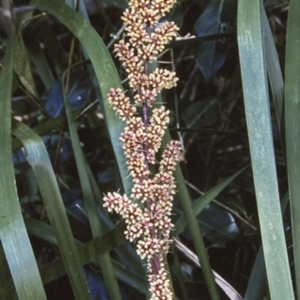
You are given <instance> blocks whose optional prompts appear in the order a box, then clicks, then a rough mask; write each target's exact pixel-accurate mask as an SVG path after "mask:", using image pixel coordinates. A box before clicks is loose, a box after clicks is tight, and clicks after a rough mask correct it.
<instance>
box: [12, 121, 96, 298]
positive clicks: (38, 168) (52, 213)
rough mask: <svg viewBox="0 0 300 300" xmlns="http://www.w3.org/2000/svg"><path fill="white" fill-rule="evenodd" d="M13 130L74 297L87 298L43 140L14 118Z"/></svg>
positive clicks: (85, 286) (84, 282)
mask: <svg viewBox="0 0 300 300" xmlns="http://www.w3.org/2000/svg"><path fill="white" fill-rule="evenodd" d="M13 133H14V134H15V135H16V136H17V138H19V139H20V140H21V141H22V143H23V144H24V147H25V149H26V153H27V158H28V162H29V163H30V165H31V167H32V168H33V171H34V173H35V176H36V178H37V179H38V184H39V188H40V192H41V195H42V197H43V200H44V202H45V205H46V208H47V213H48V216H49V219H50V222H51V224H52V226H53V229H54V232H55V236H56V238H57V240H58V245H59V248H60V251H61V255H62V258H63V260H64V263H65V266H66V269H67V273H68V276H69V280H70V283H71V285H72V288H73V291H74V294H75V297H76V299H80V300H81V299H82V300H83V299H90V296H89V291H88V289H87V285H86V281H85V277H84V273H83V270H82V267H81V263H80V259H79V255H78V252H77V249H76V246H75V244H74V239H73V235H72V231H71V228H70V225H69V222H68V219H67V215H66V211H65V207H64V204H63V200H62V198H61V194H60V191H59V187H58V184H57V181H56V178H55V175H54V172H53V169H52V165H51V161H50V159H49V156H48V153H47V150H46V147H45V145H44V143H43V141H42V139H41V138H40V137H39V136H38V135H37V134H36V133H35V132H34V131H33V130H31V129H30V128H29V127H27V126H26V125H24V124H22V123H20V122H17V121H14V126H13Z"/></svg>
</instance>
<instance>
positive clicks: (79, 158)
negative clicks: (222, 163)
mask: <svg viewBox="0 0 300 300" xmlns="http://www.w3.org/2000/svg"><path fill="white" fill-rule="evenodd" d="M63 94H64V102H65V108H66V114H67V119H68V125H69V131H70V136H71V140H72V147H73V151H74V156H75V160H76V165H77V170H78V175H79V178H80V184H81V189H82V193H83V198H84V203H85V209H86V210H87V215H88V218H89V222H90V226H91V230H92V234H93V237H97V236H100V235H101V234H103V233H104V231H105V229H104V228H103V225H102V224H101V220H100V216H99V214H98V207H97V201H96V198H95V194H94V193H93V188H92V185H91V182H90V180H89V174H88V171H87V168H88V166H87V162H86V159H85V157H84V154H83V152H82V149H81V145H80V140H79V137H78V133H77V130H76V126H75V122H74V120H73V116H72V112H71V108H70V105H69V102H68V101H67V97H66V91H65V89H64V88H63ZM99 262H100V265H101V270H102V273H103V277H104V280H105V284H106V286H107V289H108V292H109V295H110V297H111V298H112V299H116V300H121V299H122V297H121V293H120V290H119V286H118V282H117V280H116V276H115V273H114V268H113V265H112V261H111V258H110V255H109V253H108V252H106V253H104V254H102V255H100V256H99Z"/></svg>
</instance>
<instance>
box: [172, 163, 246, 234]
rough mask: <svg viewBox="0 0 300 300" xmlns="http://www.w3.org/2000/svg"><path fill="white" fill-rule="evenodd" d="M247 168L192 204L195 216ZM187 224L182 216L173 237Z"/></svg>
mask: <svg viewBox="0 0 300 300" xmlns="http://www.w3.org/2000/svg"><path fill="white" fill-rule="evenodd" d="M246 168H248V166H247V167H245V168H243V169H242V170H240V171H238V172H236V173H235V174H234V175H232V176H230V177H228V178H227V179H226V180H224V181H223V182H221V183H219V184H218V185H216V186H214V187H213V188H211V189H210V190H209V191H207V192H206V193H205V194H204V195H203V196H201V197H199V198H198V199H197V200H195V201H194V202H193V204H192V209H193V212H194V214H195V216H197V215H198V214H199V213H200V212H201V211H202V210H203V209H204V208H205V206H206V205H208V204H209V203H210V202H211V201H212V200H214V198H216V197H217V196H218V195H219V194H220V193H221V192H222V190H224V189H225V188H226V187H227V186H228V185H229V184H230V183H231V182H232V181H233V180H234V179H235V178H236V177H237V176H239V175H240V174H241V173H242V172H244V170H245V169H246ZM186 223H187V222H186V220H185V218H184V216H180V218H179V219H178V220H177V222H176V224H175V230H174V231H173V235H174V236H177V235H179V234H180V233H181V232H182V231H183V229H184V228H185V226H186Z"/></svg>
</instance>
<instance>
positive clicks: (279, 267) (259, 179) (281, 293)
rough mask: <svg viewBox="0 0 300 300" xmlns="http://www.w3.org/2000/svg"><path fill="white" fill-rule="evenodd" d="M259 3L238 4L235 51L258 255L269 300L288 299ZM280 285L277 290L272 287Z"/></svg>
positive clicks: (289, 291)
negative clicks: (259, 239) (260, 245)
mask: <svg viewBox="0 0 300 300" xmlns="http://www.w3.org/2000/svg"><path fill="white" fill-rule="evenodd" d="M261 9H263V8H262V4H261V1H259V0H252V1H244V0H239V3H238V45H239V56H240V63H241V73H242V81H243V92H244V102H245V110H246V120H247V127H248V135H249V142H250V152H251V161H252V168H253V175H254V185H255V192H256V198H257V205H258V213H259V220H260V228H261V234H262V243H263V251H264V257H265V262H266V270H267V276H268V283H269V289H270V295H271V298H272V299H275V300H276V299H278V300H280V299H294V295H293V288H292V283H291V275H290V270H289V262H288V258H287V252H286V244H285V237H284V232H283V223H282V218H281V210H280V204H279V194H278V186H277V174H276V165H275V155H274V149H273V139H272V131H271V120H270V108H269V95H268V84H267V79H266V66H265V57H264V42H263V41H264V38H263V36H262V27H261V18H260V14H261ZM278 283H280V284H278Z"/></svg>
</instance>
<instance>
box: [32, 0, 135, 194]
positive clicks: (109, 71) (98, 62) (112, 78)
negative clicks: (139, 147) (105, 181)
mask: <svg viewBox="0 0 300 300" xmlns="http://www.w3.org/2000/svg"><path fill="white" fill-rule="evenodd" d="M32 4H34V5H36V6H37V7H39V8H41V9H45V10H47V11H49V13H51V14H53V15H54V16H55V17H56V18H57V19H59V20H60V21H61V22H62V23H63V24H64V25H65V26H66V27H68V28H69V30H70V31H71V32H72V33H73V34H74V35H75V36H76V37H77V38H78V40H79V41H80V43H81V45H82V46H83V48H84V50H85V51H86V53H87V54H88V56H89V58H90V60H91V63H92V65H93V67H94V70H95V73H96V77H97V80H98V83H99V86H100V89H101V93H102V99H103V100H102V101H103V102H102V103H101V106H102V107H103V108H104V110H105V121H106V123H107V128H108V132H109V135H110V139H111V142H112V145H113V149H114V152H115V156H116V158H117V163H118V167H119V171H120V174H121V178H122V183H123V187H124V190H125V192H126V194H130V190H131V185H132V184H131V181H130V179H129V178H128V176H127V175H128V169H127V165H126V162H125V156H124V153H123V149H122V148H121V147H120V141H119V137H120V134H121V132H122V131H123V128H124V122H122V121H120V120H119V118H118V117H117V115H116V113H115V111H114V110H113V109H112V108H111V107H110V106H109V104H108V102H107V94H108V92H109V90H110V89H111V88H112V87H114V88H121V81H120V77H119V75H118V72H117V70H116V67H115V65H114V62H113V60H112V58H111V56H110V54H109V52H108V50H107V49H106V46H105V44H104V43H103V41H102V39H101V38H100V37H99V35H98V33H97V32H96V31H95V30H94V28H93V27H92V26H91V25H90V24H89V23H88V22H87V21H86V20H84V19H83V18H82V17H81V16H80V15H79V14H78V13H76V12H75V11H73V10H72V9H71V8H70V7H68V6H67V5H66V4H64V3H63V2H62V1H59V0H52V1H48V0H32Z"/></svg>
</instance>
